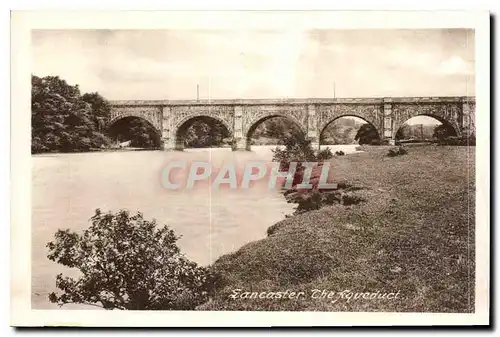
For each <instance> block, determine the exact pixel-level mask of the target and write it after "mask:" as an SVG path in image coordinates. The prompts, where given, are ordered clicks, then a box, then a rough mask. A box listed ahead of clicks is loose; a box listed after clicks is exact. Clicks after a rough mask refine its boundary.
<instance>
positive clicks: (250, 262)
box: [199, 146, 475, 312]
mask: <svg viewBox="0 0 500 337" xmlns="http://www.w3.org/2000/svg"><path fill="white" fill-rule="evenodd" d="M386 153H387V148H386V147H372V148H369V150H368V151H367V152H363V153H358V154H353V155H348V156H341V157H335V158H333V159H332V162H333V164H332V165H331V166H332V169H331V172H332V171H333V174H334V177H335V178H336V179H339V180H346V181H347V182H348V183H349V184H351V185H354V186H356V187H358V188H359V190H358V191H357V192H356V193H357V194H359V195H360V196H361V197H363V198H364V199H365V201H364V202H362V203H360V204H357V205H351V206H343V205H334V206H328V207H324V208H322V209H320V210H317V211H312V212H308V213H305V214H302V215H298V216H294V217H291V218H287V219H285V220H283V221H281V222H279V223H277V224H276V225H274V226H273V227H272V228H270V230H269V231H268V233H269V235H268V237H267V238H265V239H262V240H260V241H256V242H252V243H250V244H247V245H245V246H243V247H242V248H241V249H239V250H238V251H236V252H235V253H232V254H229V255H225V256H222V257H221V258H219V259H218V260H217V261H216V262H215V263H214V264H213V268H214V269H215V270H217V271H220V272H221V275H222V277H223V279H222V281H221V282H220V283H219V287H218V290H217V294H216V296H215V297H214V299H213V300H211V301H210V302H208V303H206V304H204V305H203V306H202V307H200V308H199V309H201V310H280V311H290V310H305V311H410V312H422V311H425V312H472V311H473V310H474V269H475V265H474V259H475V258H474V256H475V254H474V251H475V250H474V239H475V237H474V226H475V207H474V206H475V181H474V178H475V167H474V157H475V149H474V148H473V147H471V148H466V147H438V146H419V147H411V148H409V152H408V154H407V155H404V156H399V157H394V158H390V157H387V156H386ZM234 289H241V290H242V291H248V292H277V291H285V290H287V289H288V290H291V291H296V292H299V291H303V292H304V293H305V294H306V295H305V296H303V297H301V298H295V299H241V298H237V299H233V298H231V297H230V296H229V295H230V294H232V292H233V290H234ZM314 289H318V290H323V289H324V290H328V291H333V292H336V293H338V292H341V291H344V290H349V291H352V292H370V293H374V292H377V291H379V292H380V293H383V292H393V293H396V292H399V295H398V298H397V299H392V300H388V299H361V298H358V299H354V298H353V299H350V300H349V301H348V300H347V299H346V298H339V300H337V301H333V299H334V298H330V299H329V298H322V299H318V298H312V297H311V296H309V294H312V291H313V290H314ZM335 298H336V297H335ZM332 302H335V303H332Z"/></svg>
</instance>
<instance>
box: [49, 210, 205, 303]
mask: <svg viewBox="0 0 500 337" xmlns="http://www.w3.org/2000/svg"><path fill="white" fill-rule="evenodd" d="M178 239H179V237H177V236H176V235H175V234H174V231H173V230H171V229H169V228H168V227H167V226H164V227H162V228H158V227H157V225H156V222H155V221H154V220H153V221H147V220H145V219H144V218H143V216H142V214H141V213H137V214H135V215H130V214H129V213H128V212H127V211H123V210H122V211H119V212H117V213H116V214H113V213H102V212H101V211H100V210H99V209H97V210H96V211H95V215H94V216H93V217H92V218H91V225H90V227H89V228H88V229H86V230H84V231H83V233H81V234H78V233H75V232H71V231H70V230H64V231H63V230H59V231H57V232H56V234H55V240H54V241H52V242H49V243H48V244H47V247H48V249H49V254H48V258H49V259H50V260H52V261H55V262H57V263H60V264H62V265H64V266H67V267H70V268H76V269H78V270H79V271H80V272H81V276H80V277H79V278H78V279H74V278H70V277H63V275H62V274H59V275H57V278H56V286H57V288H59V289H60V290H62V294H56V293H51V294H50V295H49V300H50V301H51V302H53V303H57V304H59V305H60V306H62V305H64V304H67V303H80V304H89V305H95V306H100V307H103V308H105V309H128V310H168V309H175V310H191V309H194V308H195V307H196V306H197V305H199V304H201V303H203V302H205V301H206V300H207V299H208V293H209V292H210V290H211V289H212V285H213V282H214V277H213V275H212V274H211V273H210V272H209V271H208V269H207V268H204V267H199V266H197V264H196V263H194V262H192V261H190V260H188V259H187V258H186V257H184V255H183V254H181V252H180V250H179V248H178V246H177V244H176V242H177V240H178Z"/></svg>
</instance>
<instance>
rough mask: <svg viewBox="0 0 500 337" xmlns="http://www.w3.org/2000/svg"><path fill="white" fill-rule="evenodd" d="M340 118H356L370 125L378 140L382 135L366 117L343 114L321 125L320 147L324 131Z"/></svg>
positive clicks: (319, 134) (319, 133) (319, 131)
mask: <svg viewBox="0 0 500 337" xmlns="http://www.w3.org/2000/svg"><path fill="white" fill-rule="evenodd" d="M342 117H356V118H359V119H362V120H363V121H365V122H367V123H368V124H370V125H371V126H372V127H373V128H374V129H375V131H377V134H378V137H379V139H382V134H381V133H380V130H379V126H378V125H376V124H374V122H373V121H370V120H369V118H367V117H366V116H361V115H358V114H355V113H349V114H345V115H338V116H335V117H333V118H332V119H329V120H326V121H325V122H324V123H322V124H321V128H319V129H318V141H319V143H320V145H321V136H322V135H323V132H324V131H325V130H326V128H327V127H328V126H329V125H330V124H332V123H333V122H335V121H336V120H337V119H340V118H342Z"/></svg>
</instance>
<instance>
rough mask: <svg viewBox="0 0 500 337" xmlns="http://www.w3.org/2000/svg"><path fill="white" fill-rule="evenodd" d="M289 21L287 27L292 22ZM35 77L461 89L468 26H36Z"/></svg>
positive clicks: (469, 91) (363, 90)
mask: <svg viewBox="0 0 500 337" xmlns="http://www.w3.org/2000/svg"><path fill="white" fill-rule="evenodd" d="M291 28H292V29H293V27H291ZM32 45H33V69H32V73H33V74H35V75H37V76H46V75H58V76H60V77H62V78H64V79H65V80H67V81H68V82H69V83H70V84H79V85H80V88H81V90H82V91H83V92H93V91H98V92H99V93H101V94H102V95H103V96H104V97H106V98H107V99H110V100H113V99H125V100H126V99H196V85H197V84H199V86H200V98H209V97H210V98H213V99H215V98H226V99H239V98H281V97H290V98H293V97H297V98H307V97H333V92H334V90H333V87H334V84H333V83H334V82H335V91H336V96H337V97H377V96H378V97H380V96H463V95H475V92H474V82H475V81H474V80H475V75H474V67H475V64H474V32H473V31H472V30H465V29H463V30H462V29H452V30H441V29H429V30H310V31H293V30H290V31H255V30H253V31H237V30H234V31H207V30H205V31H188V30H184V31H183V30H64V31H62V30H59V31H56V30H52V31H51V30H37V31H33V33H32Z"/></svg>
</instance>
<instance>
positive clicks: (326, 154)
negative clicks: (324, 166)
mask: <svg viewBox="0 0 500 337" xmlns="http://www.w3.org/2000/svg"><path fill="white" fill-rule="evenodd" d="M316 158H317V159H318V161H325V160H328V159H331V158H333V153H332V150H330V148H329V147H327V148H326V149H323V150H320V151H318V154H317V155H316Z"/></svg>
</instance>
